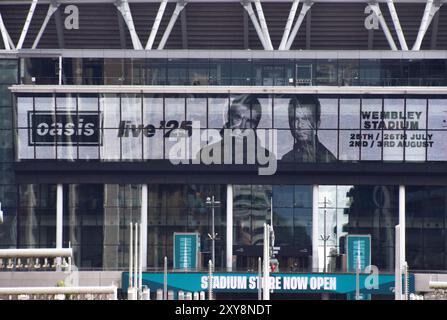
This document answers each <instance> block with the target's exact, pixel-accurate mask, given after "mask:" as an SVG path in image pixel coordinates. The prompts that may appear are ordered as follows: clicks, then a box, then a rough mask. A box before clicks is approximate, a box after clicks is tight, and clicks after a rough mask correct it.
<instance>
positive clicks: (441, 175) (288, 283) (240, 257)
mask: <svg viewBox="0 0 447 320" xmlns="http://www.w3.org/2000/svg"><path fill="white" fill-rule="evenodd" d="M443 4H444V1H441V0H394V1H393V0H371V1H366V0H343V1H342V0H301V1H299V0H262V1H261V0H242V1H240V0H89V1H84V0H2V1H1V2H0V33H1V37H0V169H1V174H0V202H1V210H2V211H3V215H4V221H3V223H2V224H1V225H0V248H3V249H6V248H68V247H70V248H72V249H73V261H74V263H75V265H76V266H77V268H78V269H79V277H80V281H81V282H82V283H85V284H91V283H96V284H98V283H99V284H110V283H111V282H112V281H114V282H115V283H117V284H119V286H120V287H122V288H123V292H125V290H126V289H127V285H128V276H129V274H128V273H126V272H127V271H128V268H129V258H130V257H129V250H130V249H129V245H130V242H131V241H130V230H131V227H130V223H132V222H133V223H135V222H138V223H140V226H141V239H142V242H141V251H142V266H143V272H144V275H143V281H144V282H145V284H146V285H147V286H149V287H150V289H151V292H152V293H153V294H155V292H156V290H157V288H162V287H163V284H162V283H160V281H158V280H157V279H159V278H157V277H158V276H160V273H159V272H160V271H162V270H163V267H164V258H165V257H167V265H168V268H169V272H170V273H173V274H174V275H175V274H177V275H178V277H179V278H178V279H180V277H181V276H186V277H187V278H185V280H184V281H183V282H182V281H178V283H177V282H175V281H176V280H175V279H177V278H172V279H173V280H172V281H173V282H171V284H170V283H169V281H171V280H168V285H169V288H170V289H172V290H174V291H175V292H177V291H178V290H180V289H181V290H184V291H200V289H202V290H204V291H206V285H207V282H206V281H205V280H204V278H203V277H201V278H200V276H201V275H203V274H205V275H206V274H207V272H208V261H209V260H210V259H212V258H213V259H214V261H215V272H216V274H217V273H218V274H219V276H220V278H218V277H217V278H216V279H218V280H216V282H215V283H214V288H215V294H216V295H217V297H218V298H222V299H225V298H232V299H237V298H238V297H243V298H256V297H257V290H256V283H254V282H253V281H252V280H253V279H252V278H251V277H252V276H256V275H257V272H258V258H259V257H262V256H263V239H264V224H265V223H268V224H271V225H272V227H273V232H272V235H273V234H274V245H272V247H273V248H272V251H274V255H275V257H274V259H272V270H271V271H275V272H272V275H274V276H276V277H282V278H281V279H280V280H281V281H277V282H276V283H275V285H276V287H275V288H274V289H273V293H272V298H278V299H295V298H296V299H301V298H321V297H324V298H329V299H349V298H352V294H353V288H354V289H355V285H356V282H355V271H356V269H358V268H359V267H360V271H361V272H362V273H364V272H366V273H369V271H368V270H366V271H365V268H367V267H368V266H369V265H373V266H376V267H377V269H378V270H379V272H380V275H381V276H382V275H383V278H381V280H380V281H379V282H380V288H379V289H377V288H376V289H375V290H377V291H371V290H374V289H371V288H370V287H368V286H365V288H363V289H364V290H366V291H363V295H364V298H368V299H393V298H394V297H395V292H394V287H395V284H394V279H395V278H394V274H395V270H396V266H405V265H406V266H407V267H406V268H402V269H405V270H403V271H402V272H403V273H404V274H405V276H406V279H408V281H409V282H410V285H409V287H408V288H407V293H420V294H425V293H428V292H430V291H431V290H432V289H430V287H429V280H430V279H431V280H440V281H441V280H446V278H447V276H444V273H445V271H446V270H447V232H446V226H447V7H446V6H443ZM213 201H214V202H213ZM396 226H399V227H398V228H397V229H396ZM212 230H215V232H214V233H213V232H212ZM396 230H397V231H396ZM272 240H273V239H272ZM397 260H398V261H397ZM3 262H5V261H3ZM369 269H370V270H371V268H369ZM2 271H4V272H0V282H1V283H2V286H14V285H17V281H18V280H17V279H18V277H19V276H18V272H17V271H19V270H9V269H7V268H6V267H5V266H4V265H3V264H2ZM36 272H37V271H36ZM27 274H28V273H27ZM27 274H25V273H23V274H22V276H23V277H24V278H22V279H25V278H26V277H27ZM29 274H31V273H29ZM32 274H34V273H32ZM40 274H42V276H39V277H38V279H37V278H33V279H31V278H27V279H28V281H29V282H28V283H27V285H30V284H31V285H32V284H35V285H37V284H41V283H43V282H45V283H47V284H48V283H50V284H52V285H53V282H54V279H55V278H54V276H52V275H48V274H47V273H40ZM196 276H198V278H197V279H198V281H197V283H193V282H194V281H195V279H196ZM144 277H146V278H144ZM386 277H389V279H392V280H390V281H391V282H389V281H388V280H387V279H388V278H386ZM47 278H48V279H47ZM301 280H302V281H304V282H303V283H305V284H304V285H300V281H301ZM382 280H383V281H382ZM24 281H25V280H23V281H22V282H20V284H21V285H23V284H24ZM52 281H53V282H52ZM157 281H158V282H157ZM188 281H189V282H188ZM244 281H246V282H244ZM387 281H388V282H387ZM174 282H175V283H174ZM278 282H280V284H278ZM307 282H308V283H307ZM179 283H180V284H179ZM182 283H183V284H184V286H185V287H182ZM301 284H302V283H301ZM307 284H308V285H307ZM189 285H190V287H188V286H189ZM199 286H201V287H199ZM197 288H199V289H197ZM176 290H177V291H176Z"/></svg>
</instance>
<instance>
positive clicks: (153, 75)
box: [145, 59, 167, 85]
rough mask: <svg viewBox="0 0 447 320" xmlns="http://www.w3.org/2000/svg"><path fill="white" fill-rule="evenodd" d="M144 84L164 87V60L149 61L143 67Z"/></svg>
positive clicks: (165, 80)
mask: <svg viewBox="0 0 447 320" xmlns="http://www.w3.org/2000/svg"><path fill="white" fill-rule="evenodd" d="M145 68H146V72H145V76H146V84H149V85H166V84H167V79H166V77H167V73H166V69H167V67H166V60H165V59H150V60H149V62H148V63H147V65H146V66H145Z"/></svg>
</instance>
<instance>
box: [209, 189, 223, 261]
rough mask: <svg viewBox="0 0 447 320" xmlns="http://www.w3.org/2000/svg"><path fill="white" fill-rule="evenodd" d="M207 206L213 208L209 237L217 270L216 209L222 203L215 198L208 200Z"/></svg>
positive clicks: (212, 259) (212, 258) (212, 257)
mask: <svg viewBox="0 0 447 320" xmlns="http://www.w3.org/2000/svg"><path fill="white" fill-rule="evenodd" d="M206 204H207V205H209V206H211V234H209V233H208V237H209V238H210V239H211V262H212V263H213V267H214V268H215V266H216V264H215V254H216V251H215V241H216V236H217V233H215V232H214V208H215V207H219V206H220V201H216V200H214V196H212V197H211V198H210V197H207V198H206Z"/></svg>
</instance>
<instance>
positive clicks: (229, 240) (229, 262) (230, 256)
mask: <svg viewBox="0 0 447 320" xmlns="http://www.w3.org/2000/svg"><path fill="white" fill-rule="evenodd" d="M226 239H227V248H226V253H227V259H226V260H227V271H228V272H231V271H233V185H231V184H229V185H227V237H226Z"/></svg>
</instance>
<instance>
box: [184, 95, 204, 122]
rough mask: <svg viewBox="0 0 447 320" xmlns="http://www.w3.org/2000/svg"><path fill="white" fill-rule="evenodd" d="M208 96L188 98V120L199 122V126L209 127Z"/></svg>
mask: <svg viewBox="0 0 447 320" xmlns="http://www.w3.org/2000/svg"><path fill="white" fill-rule="evenodd" d="M206 103H207V101H206V98H195V97H194V98H187V99H186V108H187V109H186V120H187V121H192V122H197V125H198V128H206V127H207V106H206Z"/></svg>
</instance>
